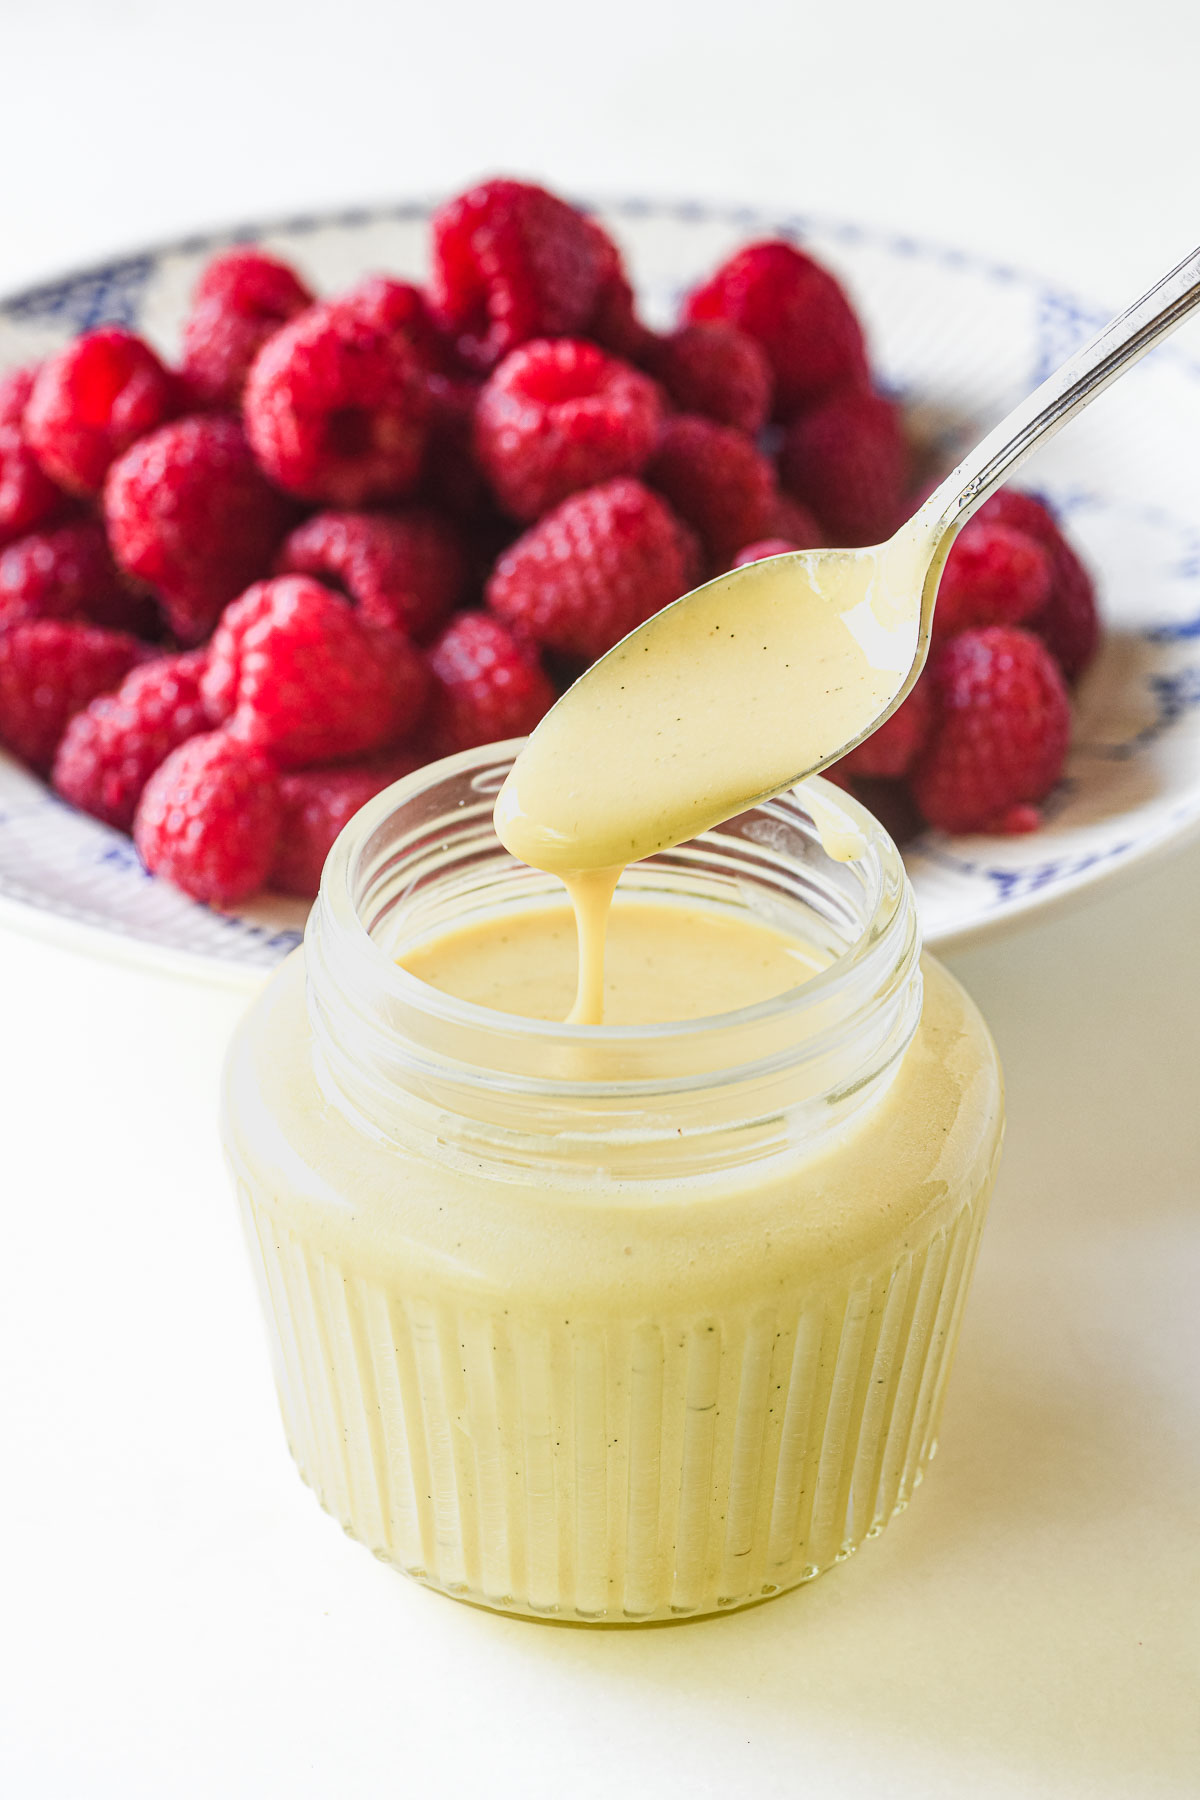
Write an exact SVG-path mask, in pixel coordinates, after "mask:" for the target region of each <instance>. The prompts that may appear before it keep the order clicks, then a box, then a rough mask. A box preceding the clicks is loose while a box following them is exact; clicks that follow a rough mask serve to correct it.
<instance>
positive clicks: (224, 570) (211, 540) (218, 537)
mask: <svg viewBox="0 0 1200 1800" xmlns="http://www.w3.org/2000/svg"><path fill="white" fill-rule="evenodd" d="M104 514H105V521H106V523H107V525H108V535H109V541H110V542H111V544H112V547H113V553H114V555H115V556H116V558H117V561H118V562H119V563H120V565H121V567H122V568H123V569H126V570H128V572H129V573H130V574H131V575H136V576H138V577H140V579H141V580H143V581H149V582H151V583H152V584H153V585H154V587H155V589H156V590H157V592H158V593H159V594H160V595H161V597H162V601H163V605H164V608H165V610H166V614H167V618H168V620H169V621H170V624H171V627H172V629H173V631H174V632H175V634H176V636H177V637H178V638H179V639H180V641H181V642H182V643H185V644H195V643H199V642H200V640H201V639H202V638H205V637H207V636H208V634H209V632H210V631H211V630H212V628H213V626H214V625H215V624H216V622H217V619H218V618H219V617H220V614H221V610H222V608H223V607H224V606H226V605H227V604H228V603H229V601H230V600H232V599H234V598H235V596H236V595H238V594H240V593H241V592H242V589H243V588H245V587H246V586H247V584H248V583H249V582H251V581H253V580H254V579H255V578H256V577H257V576H259V575H263V574H265V572H266V571H267V569H269V568H270V566H271V559H272V557H273V555H274V553H275V548H276V545H277V544H278V543H279V540H280V538H281V537H282V536H283V534H284V532H285V531H286V530H287V528H288V526H289V524H290V523H291V522H292V520H293V518H294V517H295V509H294V507H292V506H291V505H289V503H288V502H287V501H286V500H284V498H283V497H282V495H280V494H277V493H276V492H275V490H274V489H273V488H272V487H270V486H269V485H268V483H267V482H266V481H264V479H263V477H262V475H261V474H260V472H259V470H258V468H257V466H256V464H255V462H254V458H253V457H252V456H251V454H250V447H249V445H248V444H247V442H246V439H245V436H244V434H243V432H242V428H241V426H240V425H239V424H238V422H237V420H236V419H228V418H224V417H222V416H220V415H217V414H200V415H195V414H194V415H193V416H192V417H191V418H187V419H177V420H176V421H175V423H174V424H172V425H164V426H163V427H162V428H161V430H159V431H156V432H154V433H152V434H151V436H150V437H147V438H143V440H142V442H141V443H140V444H135V445H134V447H133V449H132V450H127V451H126V452H125V455H124V456H123V457H122V458H121V459H120V461H119V462H117V463H115V464H114V466H113V468H112V470H111V472H110V474H109V477H108V481H107V483H106V485H105V490H104Z"/></svg>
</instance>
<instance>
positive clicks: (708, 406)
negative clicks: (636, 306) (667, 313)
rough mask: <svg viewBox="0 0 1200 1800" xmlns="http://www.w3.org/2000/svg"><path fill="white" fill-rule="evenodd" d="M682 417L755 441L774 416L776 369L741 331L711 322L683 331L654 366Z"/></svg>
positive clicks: (664, 345)
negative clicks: (728, 428) (708, 421)
mask: <svg viewBox="0 0 1200 1800" xmlns="http://www.w3.org/2000/svg"><path fill="white" fill-rule="evenodd" d="M650 366H651V368H652V369H653V370H654V373H655V374H656V375H657V376H658V379H659V380H660V381H661V382H662V384H663V386H664V387H665V388H666V390H667V392H668V394H670V396H671V398H672V400H674V402H675V404H676V406H678V408H679V410H680V411H681V412H687V413H701V414H702V415H703V416H704V417H705V418H706V419H715V420H716V421H717V423H718V425H732V426H734V427H735V429H736V430H738V431H744V432H746V433H748V434H749V435H750V436H753V435H754V433H755V432H756V431H759V430H760V429H761V428H762V426H763V425H765V424H766V422H767V415H768V413H769V412H770V410H771V366H770V364H769V363H768V361H767V359H766V357H765V356H764V355H763V353H762V351H761V349H760V348H759V346H758V344H757V343H756V342H755V341H754V339H753V338H752V337H749V336H747V334H746V333H745V332H744V331H739V330H738V328H737V326H736V325H728V324H726V323H725V321H724V320H723V319H707V320H704V321H702V322H700V323H697V324H695V325H681V326H680V327H679V329H678V330H677V331H673V332H672V333H671V335H670V337H665V338H663V339H662V341H661V343H659V344H658V346H657V347H656V349H655V351H654V354H653V359H652V361H651V364H650Z"/></svg>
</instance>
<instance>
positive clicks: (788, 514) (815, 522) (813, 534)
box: [771, 494, 829, 550]
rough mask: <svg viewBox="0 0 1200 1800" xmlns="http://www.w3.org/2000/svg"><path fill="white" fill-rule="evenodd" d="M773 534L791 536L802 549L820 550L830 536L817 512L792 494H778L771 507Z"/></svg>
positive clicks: (783, 536)
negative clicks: (811, 510) (794, 498)
mask: <svg viewBox="0 0 1200 1800" xmlns="http://www.w3.org/2000/svg"><path fill="white" fill-rule="evenodd" d="M771 535H772V536H773V537H782V538H790V539H791V541H792V542H793V543H794V544H798V545H799V546H800V548H801V549H802V550H820V549H821V548H822V547H823V546H825V545H827V544H828V542H829V538H828V536H827V535H826V532H825V530H824V527H823V526H822V524H821V522H820V520H819V519H818V518H817V516H816V514H815V513H813V512H810V510H809V509H808V507H807V506H802V505H801V504H800V502H799V500H793V499H792V496H791V495H790V494H776V496H775V504H774V506H773V507H772V508H771Z"/></svg>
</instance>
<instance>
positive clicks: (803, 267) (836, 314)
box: [684, 241, 867, 419]
mask: <svg viewBox="0 0 1200 1800" xmlns="http://www.w3.org/2000/svg"><path fill="white" fill-rule="evenodd" d="M684 315H685V317H686V318H687V319H689V320H702V319H724V320H725V321H726V322H727V323H728V324H730V325H736V326H737V327H738V329H739V330H741V331H744V332H745V333H746V334H747V335H748V336H749V337H752V338H754V339H755V341H756V342H757V343H758V344H759V345H761V347H762V350H763V353H764V355H765V356H766V359H767V361H768V363H769V364H770V366H771V370H772V373H773V375H774V377H775V410H776V416H777V417H779V418H784V419H787V418H790V417H791V415H792V414H793V413H794V412H796V411H797V409H798V408H799V407H801V406H806V405H809V404H810V403H811V402H812V401H813V400H815V399H817V398H819V397H820V396H821V395H822V394H826V393H828V392H829V390H830V389H831V388H834V387H837V386H839V385H840V384H841V383H843V382H847V381H861V380H865V378H866V370H867V352H866V346H865V344H864V343H863V334H862V327H861V325H860V324H859V322H858V319H857V318H856V316H855V313H854V309H853V307H852V306H851V305H850V302H849V301H848V300H847V298H846V296H845V294H844V293H843V292H842V289H841V288H840V287H839V285H838V283H837V282H836V281H835V280H834V278H833V276H832V275H831V274H830V273H829V271H828V269H824V268H822V267H821V265H820V263H817V262H814V261H813V259H812V257H811V256H805V254H804V252H803V251H801V250H797V249H796V248H795V246H794V245H793V244H785V243H781V242H778V241H775V242H770V243H764V244H748V245H747V246H746V248H745V249H744V250H739V251H737V252H736V254H735V255H733V256H731V257H730V258H729V260H728V262H725V263H722V264H721V267H720V268H719V269H718V270H717V272H716V274H715V275H713V276H711V277H710V279H709V280H708V281H706V282H704V283H703V285H702V286H700V287H698V288H695V289H694V290H693V292H692V293H691V294H689V295H688V298H687V300H686V302H685V305H684Z"/></svg>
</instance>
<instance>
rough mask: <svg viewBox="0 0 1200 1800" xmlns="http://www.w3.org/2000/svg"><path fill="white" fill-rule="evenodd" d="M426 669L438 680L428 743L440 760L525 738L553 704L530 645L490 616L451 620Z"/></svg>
mask: <svg viewBox="0 0 1200 1800" xmlns="http://www.w3.org/2000/svg"><path fill="white" fill-rule="evenodd" d="M429 666H430V667H431V669H432V670H433V673H434V676H435V677H436V679H437V691H436V693H435V695H434V702H433V728H432V732H431V740H432V743H433V748H434V751H435V753H436V754H437V755H438V756H450V755H451V754H452V753H453V752H454V751H456V750H471V749H473V748H474V747H475V745H476V744H494V743H498V742H501V741H502V740H503V739H504V738H511V737H524V736H525V734H526V733H527V732H530V731H532V730H533V728H534V726H535V725H536V724H537V722H538V720H539V719H540V718H541V717H542V715H543V714H544V713H547V712H549V710H550V708H551V707H552V706H553V705H554V689H553V687H552V686H551V684H550V681H549V679H548V677H547V676H546V674H545V672H544V670H543V669H542V666H541V664H540V662H539V661H538V658H537V653H536V652H535V651H534V650H533V648H532V646H530V645H528V644H525V643H522V642H521V641H520V639H518V638H516V637H514V636H513V634H512V632H511V631H509V629H508V627H507V626H506V625H502V624H501V623H500V620H499V619H494V618H492V617H491V616H490V615H489V614H488V613H479V612H464V613H459V614H458V615H457V617H456V618H453V619H451V621H450V623H449V624H448V625H447V626H446V629H445V630H444V631H443V632H442V634H441V636H440V637H439V638H438V640H437V642H436V643H435V644H434V646H433V648H432V649H431V650H430V652H429Z"/></svg>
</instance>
